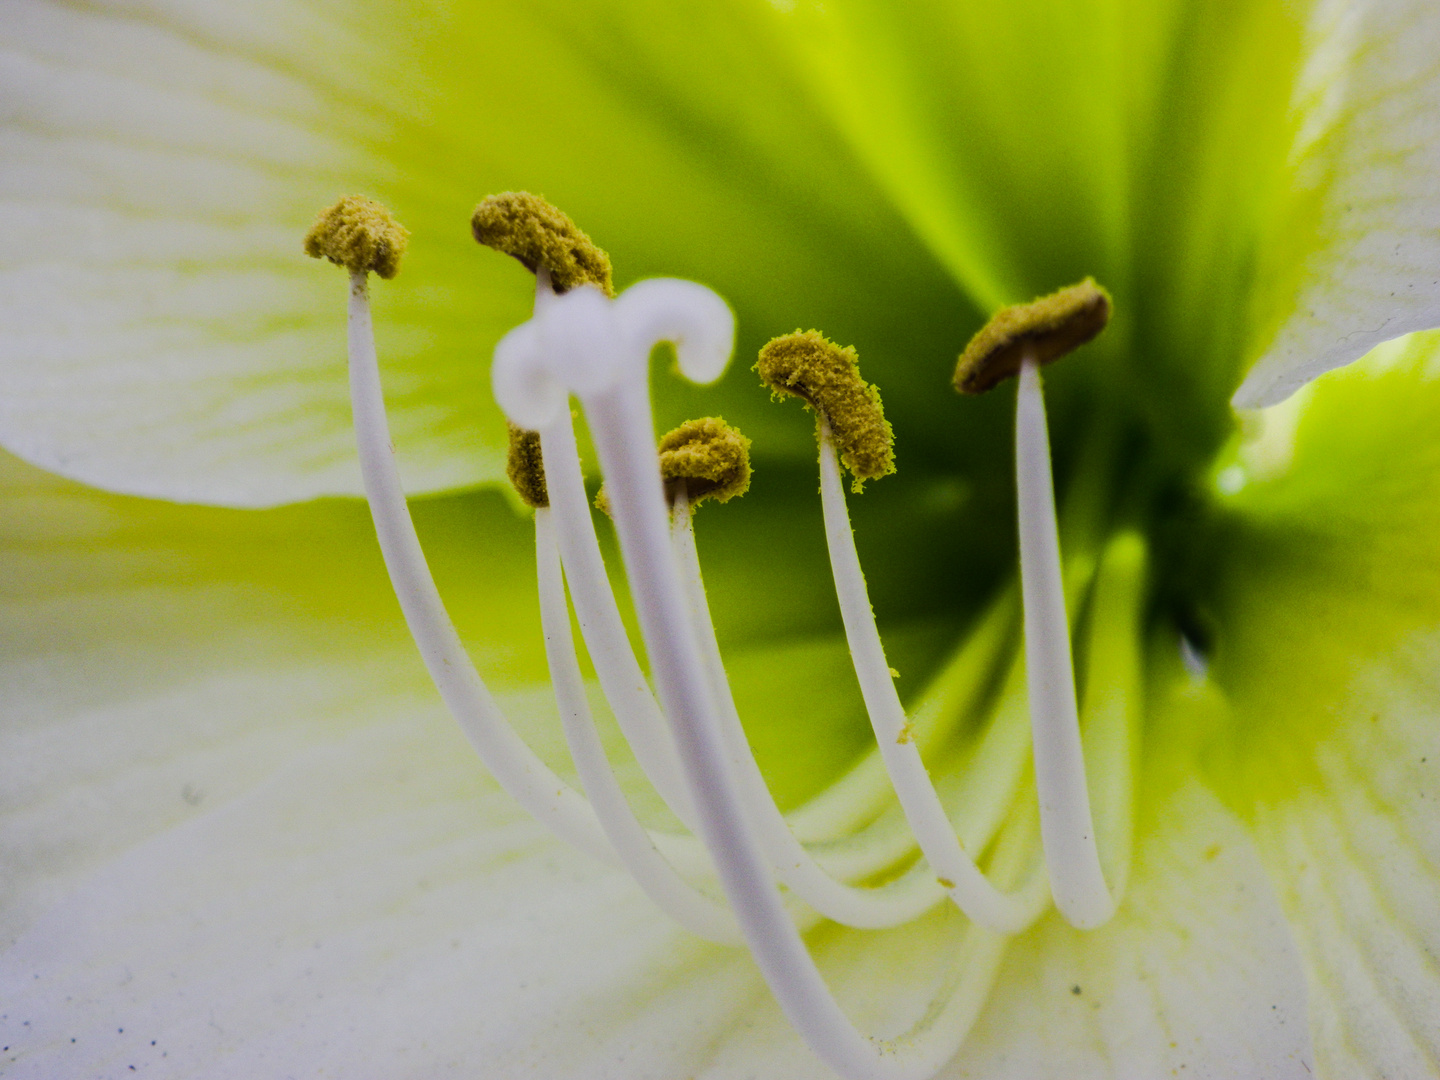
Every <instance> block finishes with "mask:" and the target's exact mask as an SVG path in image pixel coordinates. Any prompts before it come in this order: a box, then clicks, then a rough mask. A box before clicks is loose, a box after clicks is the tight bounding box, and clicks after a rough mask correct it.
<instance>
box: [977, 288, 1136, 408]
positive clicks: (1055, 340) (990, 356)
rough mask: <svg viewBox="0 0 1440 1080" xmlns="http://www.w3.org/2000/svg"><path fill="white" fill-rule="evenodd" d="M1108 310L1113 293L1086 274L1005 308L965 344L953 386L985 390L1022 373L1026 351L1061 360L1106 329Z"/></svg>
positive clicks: (1042, 359)
mask: <svg viewBox="0 0 1440 1080" xmlns="http://www.w3.org/2000/svg"><path fill="white" fill-rule="evenodd" d="M1110 311H1111V303H1110V294H1109V293H1107V292H1106V291H1105V290H1104V289H1102V288H1101V287H1100V286H1099V285H1097V284H1096V283H1095V279H1094V278H1088V277H1087V278H1086V279H1085V280H1084V281H1082V282H1080V283H1079V284H1078V285H1070V286H1068V287H1066V288H1064V289H1061V290H1060V291H1059V292H1053V293H1051V294H1050V295H1049V296H1042V297H1040V299H1038V300H1032V301H1030V303H1028V304H1015V305H1013V306H1011V307H1007V308H1001V309H1000V310H999V311H997V312H996V313H995V314H994V315H993V316H991V318H990V321H989V322H988V323H986V324H985V325H984V326H983V327H981V328H980V332H979V333H977V334H976V335H975V336H974V337H973V338H971V339H970V344H969V345H966V346H965V351H964V352H963V353H962V354H961V355H960V362H959V363H958V364H957V365H956V366H955V389H956V390H958V391H960V393H962V394H983V393H985V391H987V390H990V389H992V388H994V387H995V386H996V385H997V384H999V383H1001V382H1004V381H1005V380H1006V379H1008V378H1010V377H1011V376H1013V375H1016V374H1019V371H1020V361H1021V360H1022V359H1023V358H1024V357H1025V356H1026V355H1027V354H1028V355H1030V356H1033V357H1034V358H1035V360H1036V362H1037V363H1039V364H1042V365H1044V364H1050V363H1053V362H1054V361H1056V360H1059V359H1060V357H1062V356H1064V355H1065V354H1066V353H1068V352H1072V351H1073V350H1075V349H1078V348H1079V347H1080V346H1081V345H1084V344H1085V343H1086V342H1087V341H1089V340H1090V339H1091V338H1093V337H1095V336H1096V335H1097V334H1099V333H1100V331H1101V330H1104V329H1105V324H1106V323H1108V322H1109V321H1110Z"/></svg>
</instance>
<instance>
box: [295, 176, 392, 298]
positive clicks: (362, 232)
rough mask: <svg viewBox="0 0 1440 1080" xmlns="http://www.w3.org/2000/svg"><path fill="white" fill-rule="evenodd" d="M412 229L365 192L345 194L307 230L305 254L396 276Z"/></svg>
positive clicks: (352, 269)
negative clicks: (361, 193) (365, 194)
mask: <svg viewBox="0 0 1440 1080" xmlns="http://www.w3.org/2000/svg"><path fill="white" fill-rule="evenodd" d="M409 242H410V232H409V230H408V229H406V228H405V227H404V226H402V225H401V224H400V223H399V222H398V221H396V220H395V218H394V217H392V216H391V214H390V211H389V210H387V209H386V208H385V207H384V206H382V205H381V204H380V203H378V202H375V200H373V199H367V198H365V197H364V196H363V195H346V196H345V197H344V198H343V199H341V200H340V201H339V202H337V203H336V204H335V205H334V206H332V207H330V208H329V209H327V210H325V211H323V212H322V213H321V214H320V216H319V217H317V218H316V219H315V224H314V225H311V226H310V231H309V232H307V233H306V234H305V254H306V255H309V256H310V257H311V258H312V259H329V260H330V261H331V262H333V263H335V264H336V265H337V266H343V267H345V269H347V270H349V271H350V272H351V273H352V274H354V273H362V272H372V273H376V274H379V275H380V276H381V277H382V278H387V279H388V278H393V277H394V276H395V275H396V274H397V273H399V271H400V257H401V256H402V255H404V254H405V246H406V245H407V244H408V243H409Z"/></svg>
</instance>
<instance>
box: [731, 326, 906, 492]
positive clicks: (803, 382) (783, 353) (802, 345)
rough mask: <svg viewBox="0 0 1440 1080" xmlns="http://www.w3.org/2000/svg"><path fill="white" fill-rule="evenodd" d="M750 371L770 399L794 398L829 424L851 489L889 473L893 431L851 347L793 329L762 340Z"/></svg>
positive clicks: (816, 332)
mask: <svg viewBox="0 0 1440 1080" xmlns="http://www.w3.org/2000/svg"><path fill="white" fill-rule="evenodd" d="M754 370H755V371H756V372H758V373H759V375H760V381H761V382H763V383H764V384H765V385H766V386H767V387H769V388H770V392H771V394H772V395H773V396H774V397H776V398H780V397H783V396H785V395H787V394H788V395H792V396H794V397H798V398H800V399H801V400H802V401H804V402H805V404H806V405H808V406H810V408H812V409H814V410H815V412H816V413H817V414H818V415H819V417H820V418H821V419H822V420H823V421H824V422H825V423H827V424H829V425H830V434H831V437H832V438H833V439H834V441H835V446H836V448H837V449H838V450H839V451H840V460H841V462H842V463H843V464H844V465H845V467H846V468H847V469H849V470H850V473H851V475H852V476H853V477H854V478H855V483H854V485H853V486H854V490H856V491H859V490H860V487H861V484H862V482H863V481H865V480H875V479H877V478H879V477H881V476H886V475H888V474H890V473H893V472H894V471H895V434H894V432H893V431H892V430H891V428H890V422H889V421H888V420H886V419H885V410H884V409H883V407H882V406H881V404H880V391H879V390H878V389H876V388H875V387H874V386H872V385H871V384H870V383H867V382H866V381H865V380H864V379H862V378H861V377H860V358H859V357H858V356H857V355H856V352H855V350H854V348H852V347H850V346H846V347H844V348H841V347H840V346H839V345H836V344H835V343H834V342H833V341H830V340H829V339H827V338H826V337H825V336H824V335H823V334H821V333H820V332H819V331H818V330H806V331H804V332H803V333H802V332H801V331H798V330H797V331H796V332H795V333H793V334H786V335H785V336H784V337H777V338H774V339H773V340H771V341H770V342H768V343H767V344H766V345H765V347H764V348H762V349H761V350H760V359H759V361H757V362H756V364H755V368H754Z"/></svg>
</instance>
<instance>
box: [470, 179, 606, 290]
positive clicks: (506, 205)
mask: <svg viewBox="0 0 1440 1080" xmlns="http://www.w3.org/2000/svg"><path fill="white" fill-rule="evenodd" d="M470 231H471V232H472V233H473V234H474V236H475V239H476V241H477V242H478V243H481V244H484V245H485V246H486V247H491V248H494V249H495V250H496V251H501V252H504V253H505V254H506V255H511V256H513V257H514V258H516V259H519V260H520V262H521V263H523V264H524V266H525V269H527V270H529V271H530V272H531V273H532V274H535V273H538V272H539V270H540V268H541V267H544V268H545V269H546V270H548V271H549V272H550V283H551V285H553V286H554V289H555V291H556V292H557V293H565V292H569V291H570V290H571V289H573V288H575V287H576V286H577V285H594V286H595V287H596V288H598V289H599V290H600V291H601V292H603V293H604V294H605V295H606V296H612V297H613V296H614V295H615V286H614V285H612V284H611V280H610V256H609V255H606V254H605V252H603V251H601V250H600V248H598V247H596V246H595V243H594V241H592V240H591V239H590V237H588V236H586V235H585V234H584V233H583V232H581V231H580V228H579V226H577V225H576V224H575V222H573V221H571V220H570V217H569V215H567V214H566V213H565V212H564V211H563V210H561V209H559V208H558V207H556V206H552V205H551V204H550V203H548V202H546V201H545V199H544V198H543V197H541V196H539V195H532V194H530V192H528V191H505V192H501V193H500V194H499V195H490V196H488V197H487V198H485V199H483V200H481V202H480V205H479V206H477V207H475V213H474V215H473V216H472V217H471V218H470Z"/></svg>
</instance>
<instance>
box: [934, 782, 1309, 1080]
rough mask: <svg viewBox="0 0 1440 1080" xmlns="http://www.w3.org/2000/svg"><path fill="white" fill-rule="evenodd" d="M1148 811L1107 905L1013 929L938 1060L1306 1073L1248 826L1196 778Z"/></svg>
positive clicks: (996, 1074) (1219, 1074)
mask: <svg viewBox="0 0 1440 1080" xmlns="http://www.w3.org/2000/svg"><path fill="white" fill-rule="evenodd" d="M1149 814H1150V815H1152V816H1150V818H1149V821H1148V823H1147V824H1142V826H1141V829H1142V833H1143V834H1144V835H1142V837H1141V842H1140V848H1139V850H1138V852H1137V857H1136V863H1135V868H1134V871H1133V876H1132V878H1131V884H1130V890H1129V892H1128V894H1127V895H1126V897H1125V901H1124V903H1123V904H1122V905H1121V908H1120V911H1119V913H1118V914H1117V915H1116V916H1115V918H1114V919H1113V920H1112V921H1111V922H1110V923H1109V924H1107V925H1106V926H1104V927H1103V928H1101V929H1099V930H1094V931H1089V932H1082V931H1077V930H1074V929H1072V928H1071V927H1069V926H1067V925H1065V924H1064V923H1063V922H1062V921H1061V920H1060V919H1058V918H1056V917H1054V916H1051V917H1048V918H1047V919H1046V920H1045V921H1044V922H1043V923H1042V924H1041V925H1040V926H1038V927H1037V928H1036V929H1035V930H1033V931H1031V932H1030V933H1029V934H1028V935H1026V936H1025V937H1023V938H1021V939H1020V940H1018V941H1017V942H1016V943H1015V944H1014V945H1013V946H1012V947H1011V950H1010V953H1009V958H1008V959H1007V961H1006V964H1005V967H1004V969H1003V970H1002V972H1001V975H1000V980H999V982H998V983H997V986H996V989H995V991H994V994H993V996H992V998H991V1001H990V1004H989V1006H988V1007H987V1009H986V1011H985V1012H984V1013H983V1014H982V1015H981V1017H980V1020H979V1022H978V1023H977V1024H976V1027H975V1031H974V1033H973V1034H972V1036H971V1040H970V1042H969V1043H968V1044H967V1045H966V1047H965V1048H964V1049H963V1050H962V1051H961V1054H960V1057H959V1059H958V1060H957V1062H956V1064H955V1066H954V1068H953V1070H952V1071H951V1072H950V1073H948V1074H947V1075H949V1076H954V1077H957V1078H958V1077H975V1078H985V1080H1002V1078H1006V1080H1008V1078H1012V1077H1013V1078H1015V1080H1051V1078H1053V1080H1092V1078H1094V1080H1100V1078H1105V1080H1132V1078H1136V1077H1159V1076H1186V1077H1192V1078H1195V1080H1202V1078H1214V1080H1219V1078H1225V1080H1252V1078H1255V1077H1265V1078H1267V1080H1287V1078H1291V1077H1294V1078H1301V1077H1304V1078H1307V1080H1308V1078H1310V1077H1312V1076H1313V1073H1312V1072H1311V1071H1310V1070H1311V1069H1312V1068H1313V1064H1312V1062H1313V1058H1312V1054H1311V1050H1310V1045H1309V1038H1308V1035H1307V1032H1306V1027H1305V982H1304V975H1303V972H1302V971H1301V968H1300V961H1299V956H1298V954H1297V951H1296V949H1295V946H1294V943H1293V941H1292V939H1291V935H1290V931H1289V928H1288V927H1287V925H1286V922H1285V918H1284V916H1283V914H1282V913H1281V911H1280V907H1279V904H1278V903H1277V902H1276V899H1275V895H1274V891H1273V889H1272V888H1271V885H1270V883H1269V879H1268V878H1267V876H1266V874H1265V871H1264V869H1263V867H1262V866H1261V864H1260V862H1259V860H1258V858H1257V857H1256V854H1255V850H1254V847H1253V845H1252V844H1251V842H1250V840H1249V837H1248V836H1247V834H1246V832H1245V830H1244V828H1243V827H1242V826H1241V825H1240V823H1239V822H1238V821H1237V820H1236V819H1235V818H1234V817H1233V816H1232V815H1231V814H1229V813H1228V812H1227V811H1226V810H1224V809H1223V808H1222V807H1221V806H1220V804H1219V803H1218V801H1217V800H1216V799H1215V798H1214V796H1213V795H1211V794H1209V793H1208V792H1207V791H1205V790H1204V789H1202V788H1201V787H1200V786H1199V785H1198V784H1195V783H1191V784H1189V785H1187V786H1186V787H1184V788H1182V789H1181V790H1180V791H1179V792H1178V793H1177V794H1175V795H1173V796H1171V797H1170V798H1169V799H1167V800H1166V801H1165V802H1164V803H1163V804H1162V805H1161V806H1159V807H1152V808H1151V810H1150V811H1149Z"/></svg>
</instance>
